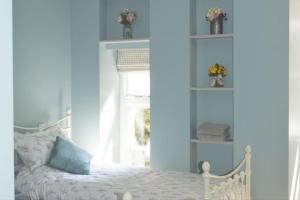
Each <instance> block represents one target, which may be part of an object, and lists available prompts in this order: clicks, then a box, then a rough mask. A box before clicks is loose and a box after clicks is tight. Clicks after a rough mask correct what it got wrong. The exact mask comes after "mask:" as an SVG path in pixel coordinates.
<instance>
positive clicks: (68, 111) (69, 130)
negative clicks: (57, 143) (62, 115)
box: [66, 107, 72, 138]
mask: <svg viewBox="0 0 300 200" xmlns="http://www.w3.org/2000/svg"><path fill="white" fill-rule="evenodd" d="M71 114H72V113H71V108H69V107H67V108H66V118H67V120H66V123H67V124H66V125H67V130H68V133H67V134H68V137H70V138H71V137H72V135H71V132H72V131H71V130H72V129H71V128H72V119H71Z"/></svg>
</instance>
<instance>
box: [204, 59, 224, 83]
mask: <svg viewBox="0 0 300 200" xmlns="http://www.w3.org/2000/svg"><path fill="white" fill-rule="evenodd" d="M227 73H228V72H227V69H226V68H225V67H224V66H223V65H219V64H218V63H216V64H214V65H211V66H210V67H209V68H208V75H209V76H210V78H211V83H210V86H211V87H224V77H225V76H227Z"/></svg>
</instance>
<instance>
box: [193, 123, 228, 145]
mask: <svg viewBox="0 0 300 200" xmlns="http://www.w3.org/2000/svg"><path fill="white" fill-rule="evenodd" d="M229 129H230V126H229V125H228V124H216V123H210V122H205V123H203V124H201V125H200V126H199V128H198V130H197V138H198V139H201V140H205V141H226V140H228V139H229V136H230V134H229Z"/></svg>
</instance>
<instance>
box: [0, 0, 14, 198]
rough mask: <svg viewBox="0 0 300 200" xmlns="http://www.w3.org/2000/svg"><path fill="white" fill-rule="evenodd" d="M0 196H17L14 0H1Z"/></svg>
mask: <svg viewBox="0 0 300 200" xmlns="http://www.w3.org/2000/svg"><path fill="white" fill-rule="evenodd" d="M0 27H1V32H0V44H1V45H0V93H1V98H0V122H1V123H0V146H1V151H0V160H1V164H0V177H1V178H0V199H5V200H13V199H14V167H13V163H14V161H13V160H14V158H13V148H14V144H13V55H12V53H13V52H12V51H13V50H12V49H13V41H12V1H11V0H5V1H0Z"/></svg>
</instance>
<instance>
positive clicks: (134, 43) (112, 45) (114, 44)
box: [100, 39, 150, 49]
mask: <svg viewBox="0 0 300 200" xmlns="http://www.w3.org/2000/svg"><path fill="white" fill-rule="evenodd" d="M149 41H150V40H149V39H128V40H102V41H100V44H101V45H105V46H106V48H107V49H131V48H135V49H136V48H149Z"/></svg>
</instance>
